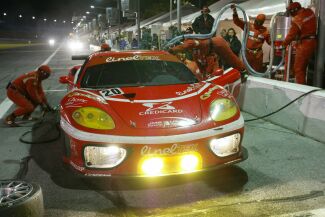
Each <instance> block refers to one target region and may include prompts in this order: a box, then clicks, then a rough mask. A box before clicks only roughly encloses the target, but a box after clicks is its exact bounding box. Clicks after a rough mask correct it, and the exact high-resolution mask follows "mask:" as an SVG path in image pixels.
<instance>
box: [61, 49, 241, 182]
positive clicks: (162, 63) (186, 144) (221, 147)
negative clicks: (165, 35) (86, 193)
mask: <svg viewBox="0 0 325 217" xmlns="http://www.w3.org/2000/svg"><path fill="white" fill-rule="evenodd" d="M60 82H61V83H64V84H67V85H68V93H67V94H66V95H65V96H64V97H63V99H62V100H61V103H60V115H61V120H60V125H61V128H62V130H63V131H64V134H65V144H64V156H63V159H64V162H65V163H66V164H68V165H70V166H71V168H72V169H73V170H74V171H76V172H78V173H79V174H81V175H84V176H111V177H120V176H125V177H128V176H134V177H147V176H149V177H151V176H165V175H177V174H186V173H193V172H199V171H204V170H211V169H216V168H219V167H223V166H226V165H231V164H235V163H238V162H240V161H243V160H245V159H246V157H247V153H246V150H245V148H244V147H243V146H242V145H241V143H242V140H243V135H244V120H243V117H242V115H241V113H240V110H239V107H238V105H237V102H236V97H237V96H238V93H239V90H240V84H241V83H240V73H239V72H238V71H237V70H235V69H230V70H227V71H225V72H224V73H223V75H221V76H212V77H211V78H209V79H207V80H202V79H200V77H199V76H197V75H196V74H195V73H193V72H192V71H190V69H189V68H187V67H186V66H185V65H184V64H183V63H182V62H181V61H180V60H179V59H178V58H177V57H175V56H174V55H171V54H169V53H168V52H165V51H124V52H112V51H107V52H96V53H93V54H91V55H89V56H87V57H86V58H85V62H84V63H83V64H82V65H77V66H75V67H73V68H72V69H71V70H70V72H69V74H68V75H67V76H62V77H61V78H60Z"/></svg>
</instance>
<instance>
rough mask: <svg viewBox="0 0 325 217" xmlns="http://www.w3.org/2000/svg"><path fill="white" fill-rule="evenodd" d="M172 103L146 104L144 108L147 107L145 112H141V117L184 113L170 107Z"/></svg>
mask: <svg viewBox="0 0 325 217" xmlns="http://www.w3.org/2000/svg"><path fill="white" fill-rule="evenodd" d="M170 104H172V102H164V103H144V104H142V105H143V106H145V107H147V110H146V111H144V112H139V115H141V116H142V115H156V114H171V113H183V110H182V109H176V108H175V107H174V106H172V105H170Z"/></svg>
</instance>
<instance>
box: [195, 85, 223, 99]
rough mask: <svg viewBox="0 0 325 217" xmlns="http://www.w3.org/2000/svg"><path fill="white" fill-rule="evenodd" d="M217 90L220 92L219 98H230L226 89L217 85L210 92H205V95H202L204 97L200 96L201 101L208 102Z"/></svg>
mask: <svg viewBox="0 0 325 217" xmlns="http://www.w3.org/2000/svg"><path fill="white" fill-rule="evenodd" d="M215 90H218V91H217V94H218V95H219V96H222V97H228V96H229V92H228V91H227V90H226V89H224V88H222V87H220V86H218V85H216V86H214V87H211V88H209V90H208V91H207V92H205V93H204V94H202V95H201V96H200V99H201V100H206V99H208V98H210V96H211V94H212V93H213V92H214V91H215Z"/></svg>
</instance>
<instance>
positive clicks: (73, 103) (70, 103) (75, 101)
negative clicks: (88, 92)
mask: <svg viewBox="0 0 325 217" xmlns="http://www.w3.org/2000/svg"><path fill="white" fill-rule="evenodd" d="M87 102H88V100H86V99H80V98H76V97H71V98H68V100H67V102H66V103H65V104H64V105H65V106H66V107H79V106H81V105H82V104H84V103H87Z"/></svg>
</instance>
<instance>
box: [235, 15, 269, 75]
mask: <svg viewBox="0 0 325 217" xmlns="http://www.w3.org/2000/svg"><path fill="white" fill-rule="evenodd" d="M233 20H234V23H235V24H236V25H237V26H239V27H240V28H241V29H243V30H244V26H245V22H244V21H242V20H241V19H239V17H238V14H233ZM264 41H266V42H267V43H268V44H270V33H269V31H268V30H267V29H266V28H265V27H264V26H260V27H257V26H256V25H254V24H253V23H249V33H248V38H247V44H246V53H245V54H246V59H247V61H248V63H249V64H250V65H251V67H252V68H253V69H254V70H255V71H258V72H262V71H263V50H262V46H263V44H264Z"/></svg>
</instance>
